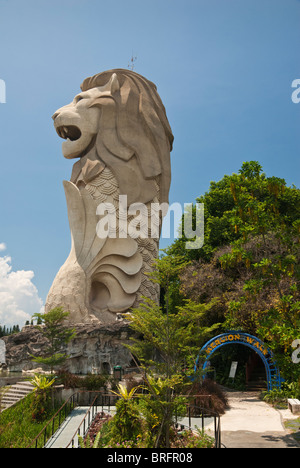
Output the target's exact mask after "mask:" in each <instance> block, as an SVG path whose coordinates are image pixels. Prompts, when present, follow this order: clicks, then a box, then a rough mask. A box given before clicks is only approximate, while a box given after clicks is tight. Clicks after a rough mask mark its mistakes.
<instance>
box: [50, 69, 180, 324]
mask: <svg viewBox="0 0 300 468" xmlns="http://www.w3.org/2000/svg"><path fill="white" fill-rule="evenodd" d="M81 90H82V92H81V93H79V94H78V95H76V96H75V98H74V100H73V101H72V102H71V103H70V104H68V105H66V106H64V107H62V108H60V109H58V110H57V111H56V112H55V114H54V115H53V120H54V126H55V129H56V131H57V133H58V135H59V136H60V137H61V138H63V139H64V140H65V141H64V142H63V144H62V152H63V155H64V157H65V158H67V159H75V158H79V160H78V161H77V162H76V163H75V164H74V166H73V171H72V176H71V181H70V182H67V181H65V182H64V187H65V193H66V198H67V205H68V216H69V222H70V229H71V235H72V248H71V253H70V256H69V258H68V259H67V261H66V263H65V264H64V265H63V266H62V268H61V269H60V271H59V272H58V274H57V277H56V278H55V280H54V283H53V285H52V288H51V290H50V292H49V295H48V298H47V301H46V312H47V311H48V310H50V309H51V308H53V307H57V306H62V307H64V308H65V309H66V310H69V311H70V321H72V322H85V321H90V320H97V321H100V322H109V321H112V320H115V318H116V315H115V314H116V313H117V312H126V311H127V310H129V308H130V307H132V306H133V305H137V304H138V303H139V301H140V300H141V297H142V296H146V297H150V298H152V299H155V300H156V299H157V297H158V290H157V287H156V286H154V285H153V284H152V283H151V282H150V281H149V278H148V276H147V272H149V271H151V269H152V263H153V260H154V259H155V258H157V255H158V241H159V239H153V238H150V237H149V238H145V236H143V237H137V238H135V239H132V238H126V239H124V238H106V239H103V238H99V236H97V223H98V221H99V217H98V218H97V213H98V211H97V207H98V205H99V203H104V204H105V203H106V204H107V203H109V204H113V206H115V207H116V212H117V215H118V216H119V211H118V206H117V203H118V201H119V197H120V196H121V195H126V197H127V202H128V205H131V204H133V203H142V204H144V206H146V207H147V210H148V209H150V204H151V203H152V202H156V203H157V202H158V203H168V196H169V188H170V182H171V168H170V152H171V150H172V145H173V135H172V131H171V128H170V125H169V122H168V119H167V116H166V111H165V108H164V106H163V103H162V101H161V99H160V97H159V95H158V93H157V88H156V86H155V85H154V84H153V83H152V82H150V81H148V80H147V79H146V78H144V77H142V76H141V75H139V74H137V73H135V72H133V71H130V70H122V69H117V70H111V71H107V72H103V73H100V74H98V75H95V76H93V77H90V78H87V79H85V80H84V82H83V83H82V85H81ZM129 220H130V216H128V222H129ZM116 231H118V226H117V227H116Z"/></svg>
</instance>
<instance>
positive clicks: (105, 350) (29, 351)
mask: <svg viewBox="0 0 300 468" xmlns="http://www.w3.org/2000/svg"><path fill="white" fill-rule="evenodd" d="M76 333H77V334H76V338H75V339H74V340H72V342H71V343H69V344H68V346H67V348H66V349H65V350H64V351H66V352H67V354H68V355H69V356H70V358H69V359H68V361H67V362H66V364H65V366H64V367H65V368H66V369H67V370H68V371H69V372H72V373H74V374H88V373H97V374H98V373H99V374H100V373H103V372H109V373H110V372H112V371H113V367H114V366H116V365H120V366H122V367H123V368H126V367H130V366H132V365H133V363H132V357H131V355H130V353H129V351H128V350H127V349H126V348H125V347H124V344H129V343H130V337H131V336H133V331H132V330H131V329H130V327H129V326H128V323H126V322H124V321H116V322H114V323H112V324H109V325H98V326H95V325H87V324H82V325H77V326H76ZM2 339H3V341H4V342H5V345H6V368H7V369H8V370H9V371H11V372H21V371H28V370H33V369H35V368H37V367H40V364H37V363H35V362H32V355H34V356H42V355H43V351H44V350H45V347H46V345H47V342H46V339H45V338H44V337H43V335H42V334H41V333H40V332H39V331H38V330H37V329H36V328H35V327H33V326H27V327H24V328H23V329H22V331H21V332H20V333H18V334H16V335H11V336H6V337H4V338H2Z"/></svg>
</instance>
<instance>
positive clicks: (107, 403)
mask: <svg viewBox="0 0 300 468" xmlns="http://www.w3.org/2000/svg"><path fill="white" fill-rule="evenodd" d="M86 394H88V395H89V408H88V410H87V412H86V414H85V416H84V417H83V419H82V421H81V423H80V425H79V427H78V428H77V430H76V432H75V433H74V435H73V437H72V439H71V440H70V442H69V444H68V445H67V446H66V447H65V448H69V447H72V448H74V447H75V445H76V441H77V447H75V448H79V447H80V444H79V441H78V436H80V437H82V439H83V440H84V439H85V437H86V436H87V434H88V431H89V428H90V426H91V424H92V422H93V420H94V419H95V416H96V415H97V414H98V413H99V412H100V411H101V412H102V413H110V412H111V408H112V407H114V406H115V405H116V402H117V401H118V400H119V399H120V397H118V396H117V395H112V394H103V393H102V392H96V391H93V392H87V391H81V392H77V393H74V394H73V395H72V396H71V397H70V398H69V399H68V400H67V401H66V402H65V403H64V404H63V405H62V406H61V408H60V409H59V410H58V411H57V413H56V414H55V415H54V416H53V417H52V419H51V420H50V421H49V422H48V423H47V425H46V426H45V427H44V428H43V429H42V431H41V432H40V433H39V434H38V436H37V437H36V438H35V439H34V440H33V441H32V442H31V443H30V445H29V446H28V447H27V448H30V447H32V446H33V445H34V446H35V448H38V446H39V441H40V440H41V438H42V440H43V445H42V446H43V447H45V445H46V443H47V440H48V439H50V438H51V437H52V436H53V435H54V433H55V432H56V431H57V429H58V428H59V427H60V425H61V424H62V422H63V421H64V420H65V419H66V417H67V415H68V414H69V413H70V412H71V411H72V410H73V409H74V408H75V407H76V406H79V405H78V402H79V400H80V397H82V396H83V395H85V396H86ZM196 396H199V397H200V395H193V397H196ZM209 396H210V395H205V396H204V395H201V397H209ZM136 397H137V398H138V397H139V396H138V395H136ZM189 397H190V395H189ZM185 417H188V426H187V425H184V424H181V422H180V420H179V422H178V417H177V415H175V421H176V424H177V425H178V426H179V427H181V428H182V429H183V428H185V430H190V431H193V430H195V428H194V429H193V427H192V419H193V418H197V419H201V422H200V425H201V429H202V431H204V430H205V419H206V418H210V419H212V420H213V427H214V439H215V445H214V448H221V421H220V415H219V414H218V413H216V412H214V411H213V410H211V409H208V408H201V407H199V406H196V405H187V410H186V416H185ZM180 418H182V415H181V416H180ZM57 420H58V421H57ZM55 421H56V424H55ZM57 422H58V425H57Z"/></svg>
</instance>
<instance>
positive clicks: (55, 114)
mask: <svg viewBox="0 0 300 468" xmlns="http://www.w3.org/2000/svg"><path fill="white" fill-rule="evenodd" d="M58 115H59V112H55V113H54V114H53V115H52V119H53V120H55V119H56V117H57V116H58Z"/></svg>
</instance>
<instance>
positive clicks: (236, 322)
mask: <svg viewBox="0 0 300 468" xmlns="http://www.w3.org/2000/svg"><path fill="white" fill-rule="evenodd" d="M199 200H201V201H202V202H204V203H205V204H206V206H205V209H206V216H207V217H206V246H204V248H203V251H202V252H197V253H193V255H194V256H198V262H194V263H193V264H192V265H189V266H188V267H187V268H186V269H185V270H184V272H183V273H182V275H181V281H182V285H181V290H182V291H183V292H184V293H185V294H186V296H187V297H190V298H192V299H193V300H196V301H203V300H205V301H208V300H211V299H212V298H214V297H219V303H218V304H221V305H222V308H223V316H224V321H225V324H224V325H225V327H226V328H239V329H244V330H245V331H248V332H252V333H258V334H259V336H260V337H261V338H262V339H265V340H267V341H268V342H269V343H270V346H271V347H272V349H273V351H274V352H275V354H276V357H277V359H278V361H279V360H280V361H281V362H282V363H283V364H282V366H283V367H284V368H285V369H286V373H287V375H286V377H287V376H288V375H290V376H291V375H292V372H293V371H294V370H295V368H296V366H295V365H294V366H293V367H292V368H291V366H290V365H289V364H288V361H289V362H290V353H289V352H288V350H290V349H291V348H290V347H291V343H292V342H293V339H294V338H295V334H297V333H298V330H299V318H300V317H299V313H300V302H299V301H300V292H299V277H300V266H299V238H300V235H299V234H300V191H299V189H297V188H296V187H294V186H292V187H288V186H287V185H286V182H285V181H284V179H281V178H278V177H267V176H266V175H265V174H264V173H263V172H262V167H261V165H260V164H259V163H258V162H257V161H250V162H245V163H244V164H243V165H242V168H241V169H240V171H239V173H238V174H233V175H232V176H225V177H224V178H223V179H222V180H221V181H220V182H218V183H215V182H213V183H212V184H211V189H210V191H209V192H208V193H207V194H205V195H204V197H201V198H200V199H199ZM216 227H223V231H222V232H218V229H215V228H216ZM179 246H180V244H179ZM179 246H178V245H177V246H176V243H175V246H174V248H173V250H172V249H171V252H172V251H173V252H174V251H176V249H177V251H178V248H179ZM185 258H186V259H189V258H190V252H188V251H187V252H186V254H185ZM219 312H220V309H218V310H215V314H217V313H219ZM292 369H293V371H292Z"/></svg>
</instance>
